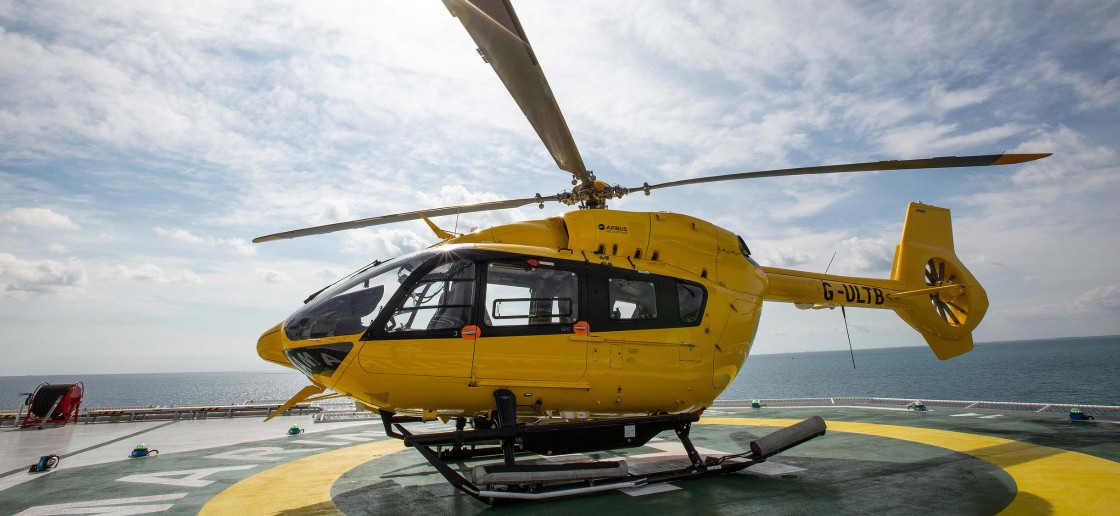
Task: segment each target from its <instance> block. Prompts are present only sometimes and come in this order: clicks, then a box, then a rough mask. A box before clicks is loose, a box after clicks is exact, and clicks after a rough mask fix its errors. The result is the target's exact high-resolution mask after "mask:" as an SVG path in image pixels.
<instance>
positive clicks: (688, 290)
mask: <svg viewBox="0 0 1120 516" xmlns="http://www.w3.org/2000/svg"><path fill="white" fill-rule="evenodd" d="M677 302H678V304H679V306H680V309H681V322H686V323H694V322H697V321H699V320H700V316H701V312H703V310H704V289H703V287H700V286H699V285H689V284H687V283H677Z"/></svg>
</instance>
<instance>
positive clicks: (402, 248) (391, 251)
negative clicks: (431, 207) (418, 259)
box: [342, 228, 436, 261]
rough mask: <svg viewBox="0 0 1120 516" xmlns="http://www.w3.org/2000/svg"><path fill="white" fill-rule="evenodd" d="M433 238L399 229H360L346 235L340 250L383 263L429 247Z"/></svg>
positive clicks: (433, 241)
mask: <svg viewBox="0 0 1120 516" xmlns="http://www.w3.org/2000/svg"><path fill="white" fill-rule="evenodd" d="M434 243H436V242H435V237H434V236H433V237H430V238H424V237H421V236H420V235H419V234H417V233H416V232H415V231H412V230H408V229H401V228H377V229H361V230H355V231H349V232H347V233H346V244H345V245H344V246H343V248H342V250H343V251H345V252H347V253H354V254H359V255H362V256H363V257H368V258H370V259H374V258H376V259H378V260H382V261H385V260H387V259H389V258H394V257H397V256H400V255H402V254H405V253H410V252H412V251H416V250H419V249H424V248H426V247H429V246H431V245H432V244H434Z"/></svg>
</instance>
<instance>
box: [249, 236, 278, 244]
mask: <svg viewBox="0 0 1120 516" xmlns="http://www.w3.org/2000/svg"><path fill="white" fill-rule="evenodd" d="M273 240H280V237H278V236H276V235H268V236H262V237H257V238H254V239H253V243H254V244H259V243H261V242H271V241H273Z"/></svg>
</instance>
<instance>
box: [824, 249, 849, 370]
mask: <svg viewBox="0 0 1120 516" xmlns="http://www.w3.org/2000/svg"><path fill="white" fill-rule="evenodd" d="M835 259H836V251H833V252H832V258H829V259H828V265H827V266H826V267H825V268H824V273H825V274H828V269H831V268H832V261H833V260H835ZM840 315H841V316H843V317H844V335H845V336H847V337H848V353H851V355H852V369H855V368H856V352H855V350H854V349H852V332H850V331H848V311H847V310H845V309H844V305H840Z"/></svg>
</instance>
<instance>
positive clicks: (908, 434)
mask: <svg viewBox="0 0 1120 516" xmlns="http://www.w3.org/2000/svg"><path fill="white" fill-rule="evenodd" d="M797 422H798V420H796V419H753V418H750V419H747V418H742V419H741V418H704V419H702V420H701V421H700V422H699V424H705V425H747V426H788V425H792V424H794V423H797ZM828 429H829V430H830V431H836V432H846V433H852V434H863V435H875V436H879V437H890V438H892V439H899V440H903V441H910V442H914V443H920V444H928V445H930V446H937V447H938V448H945V449H947V450H952V451H955V452H960V453H964V454H967V455H971V456H973V457H976V458H978V459H980V460H984V461H987V462H990V463H992V464H995V465H996V466H997V467H999V468H1001V469H1003V470H1004V471H1006V472H1007V474H1008V475H1010V476H1011V478H1012V479H1013V480H1014V481H1015V487H1016V493H1015V499H1014V500H1012V501H1011V504H1009V505H1008V506H1007V507H1005V508H1004V510H1003V512H1002V513H1001V514H1044V513H1056V514H1074V513H1078V514H1107V513H1111V512H1112V511H1114V510H1115V509H1116V507H1118V506H1120V487H1118V485H1120V463H1116V462H1113V461H1110V460H1107V459H1102V458H1100V457H1094V456H1092V455H1087V454H1084V453H1078V452H1073V451H1068V450H1062V449H1058V448H1051V447H1049V446H1038V445H1036V444H1030V443H1025V442H1022V441H1013V440H1011V439H1001V438H999V437H988V436H985V435H976V434H966V433H963V432H950V431H948V430H934V429H930V428H916V427H912V426H895V425H878V424H871V423H849V422H845V421H829V422H828Z"/></svg>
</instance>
